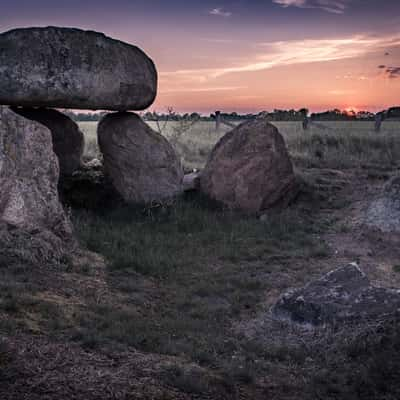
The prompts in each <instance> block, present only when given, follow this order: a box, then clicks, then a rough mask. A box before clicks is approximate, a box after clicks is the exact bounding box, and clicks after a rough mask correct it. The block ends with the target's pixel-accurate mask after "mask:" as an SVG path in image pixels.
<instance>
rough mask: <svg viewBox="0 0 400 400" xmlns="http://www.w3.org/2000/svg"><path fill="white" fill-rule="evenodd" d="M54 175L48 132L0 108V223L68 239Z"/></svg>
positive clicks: (69, 232)
mask: <svg viewBox="0 0 400 400" xmlns="http://www.w3.org/2000/svg"><path fill="white" fill-rule="evenodd" d="M58 177H59V167H58V161H57V157H56V155H55V154H54V153H53V145H52V139H51V133H50V131H49V130H48V129H47V128H46V127H45V126H43V125H41V124H39V123H38V122H33V121H30V120H28V119H25V118H23V117H21V116H19V115H17V114H15V113H14V112H13V111H11V110H10V109H9V108H8V107H0V222H1V223H3V224H6V225H7V226H11V227H13V228H16V229H22V230H23V231H26V232H31V233H32V234H36V233H38V232H42V231H48V232H50V233H51V234H52V235H55V236H58V237H60V238H63V239H68V238H70V237H71V235H72V228H71V225H70V223H69V221H68V219H67V218H66V215H65V213H64V210H63V208H62V206H61V204H60V202H59V197H58V192H57V183H58Z"/></svg>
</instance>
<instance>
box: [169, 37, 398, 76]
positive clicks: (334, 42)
mask: <svg viewBox="0 0 400 400" xmlns="http://www.w3.org/2000/svg"><path fill="white" fill-rule="evenodd" d="M399 45H400V36H399V37H368V36H354V37H349V38H342V39H307V40H294V41H280V42H268V43H259V44H258V48H259V49H260V51H259V52H258V53H257V54H255V55H254V56H253V57H252V60H251V61H247V62H243V63H241V64H239V63H238V64H236V65H227V66H226V67H223V68H205V69H182V70H177V71H172V72H165V73H162V74H161V75H162V76H165V77H168V76H171V75H172V76H181V77H182V78H186V79H187V78H189V77H196V79H198V80H201V81H203V82H205V81H207V80H208V79H212V78H218V77H220V76H223V75H226V74H231V73H244V72H256V71H262V70H267V69H270V68H274V67H279V66H287V65H293V64H304V63H314V62H327V61H336V60H343V59H349V58H356V57H361V56H364V55H365V54H368V53H372V52H376V51H382V49H385V48H390V47H392V46H399ZM261 49H262V50H261Z"/></svg>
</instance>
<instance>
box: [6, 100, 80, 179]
mask: <svg viewBox="0 0 400 400" xmlns="http://www.w3.org/2000/svg"><path fill="white" fill-rule="evenodd" d="M12 110H13V111H14V112H15V113H17V114H19V115H21V116H23V117H25V118H28V119H30V120H32V121H37V122H39V123H41V124H42V125H44V126H46V127H47V128H49V129H50V132H51V136H52V139H53V150H54V153H56V155H57V157H58V162H59V166H60V174H61V175H71V174H72V173H73V172H74V171H76V170H77V169H78V168H79V167H80V165H81V163H82V155H83V150H84V147H85V138H84V135H83V133H82V132H81V131H80V130H79V127H78V125H77V124H76V123H75V122H74V121H72V119H71V118H69V117H68V116H66V115H65V114H63V113H61V112H59V111H57V110H51V109H46V108H21V107H18V108H17V107H13V108H12Z"/></svg>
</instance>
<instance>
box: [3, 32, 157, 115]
mask: <svg viewBox="0 0 400 400" xmlns="http://www.w3.org/2000/svg"><path fill="white" fill-rule="evenodd" d="M156 92H157V72H156V69H155V66H154V63H153V61H152V60H151V59H150V58H149V57H147V55H146V54H145V53H144V52H143V51H142V50H140V49H139V48H138V47H135V46H132V45H129V44H127V43H123V42H121V41H118V40H114V39H111V38H109V37H107V36H105V35H104V34H102V33H98V32H92V31H83V30H80V29H74V28H59V27H47V28H24V29H14V30H12V31H8V32H5V33H2V34H1V35H0V104H7V105H14V106H25V107H30V106H40V107H50V108H52V107H54V108H57V107H58V108H78V109H93V110H95V109H108V110H120V111H125V110H142V109H145V108H147V107H148V106H150V105H151V104H152V103H153V101H154V98H155V96H156Z"/></svg>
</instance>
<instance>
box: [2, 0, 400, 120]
mask: <svg viewBox="0 0 400 400" xmlns="http://www.w3.org/2000/svg"><path fill="white" fill-rule="evenodd" d="M55 3H56V2H54V1H53V0H52V1H50V0H35V1H32V0H1V4H0V31H6V30H9V29H12V28H16V27H26V26H46V25H62V26H73V27H78V28H84V29H93V30H97V31H101V32H104V33H106V34H107V35H109V36H112V37H114V38H117V39H121V40H124V41H126V42H129V43H132V44H135V45H138V46H139V47H141V48H142V49H143V50H144V51H145V52H146V53H147V54H148V55H149V56H150V57H151V58H152V59H153V60H154V62H155V63H156V66H157V69H158V72H159V90H158V96H157V100H156V103H155V104H154V105H153V106H152V107H151V109H152V110H158V111H165V109H166V108H167V107H169V106H171V107H173V108H174V109H175V110H177V111H181V112H183V111H200V112H203V113H208V112H211V111H214V110H216V109H220V110H223V111H226V112H229V111H237V112H255V111H261V110H272V109H275V108H296V109H297V108H301V107H307V108H309V109H311V110H315V111H319V110H324V109H327V108H340V109H346V108H354V109H358V110H361V109H368V110H371V111H377V110H381V109H383V108H387V107H389V106H392V105H400V0H246V1H245V0H231V1H228V0H215V1H210V0H203V1H189V0H186V1H183V0H113V1H109V0H108V1H105V0H97V1H94V0H93V1H92V0H86V1H81V0H80V1H77V0H69V1H68V2H63V4H61V5H60V4H55ZM57 3H59V2H57Z"/></svg>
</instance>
